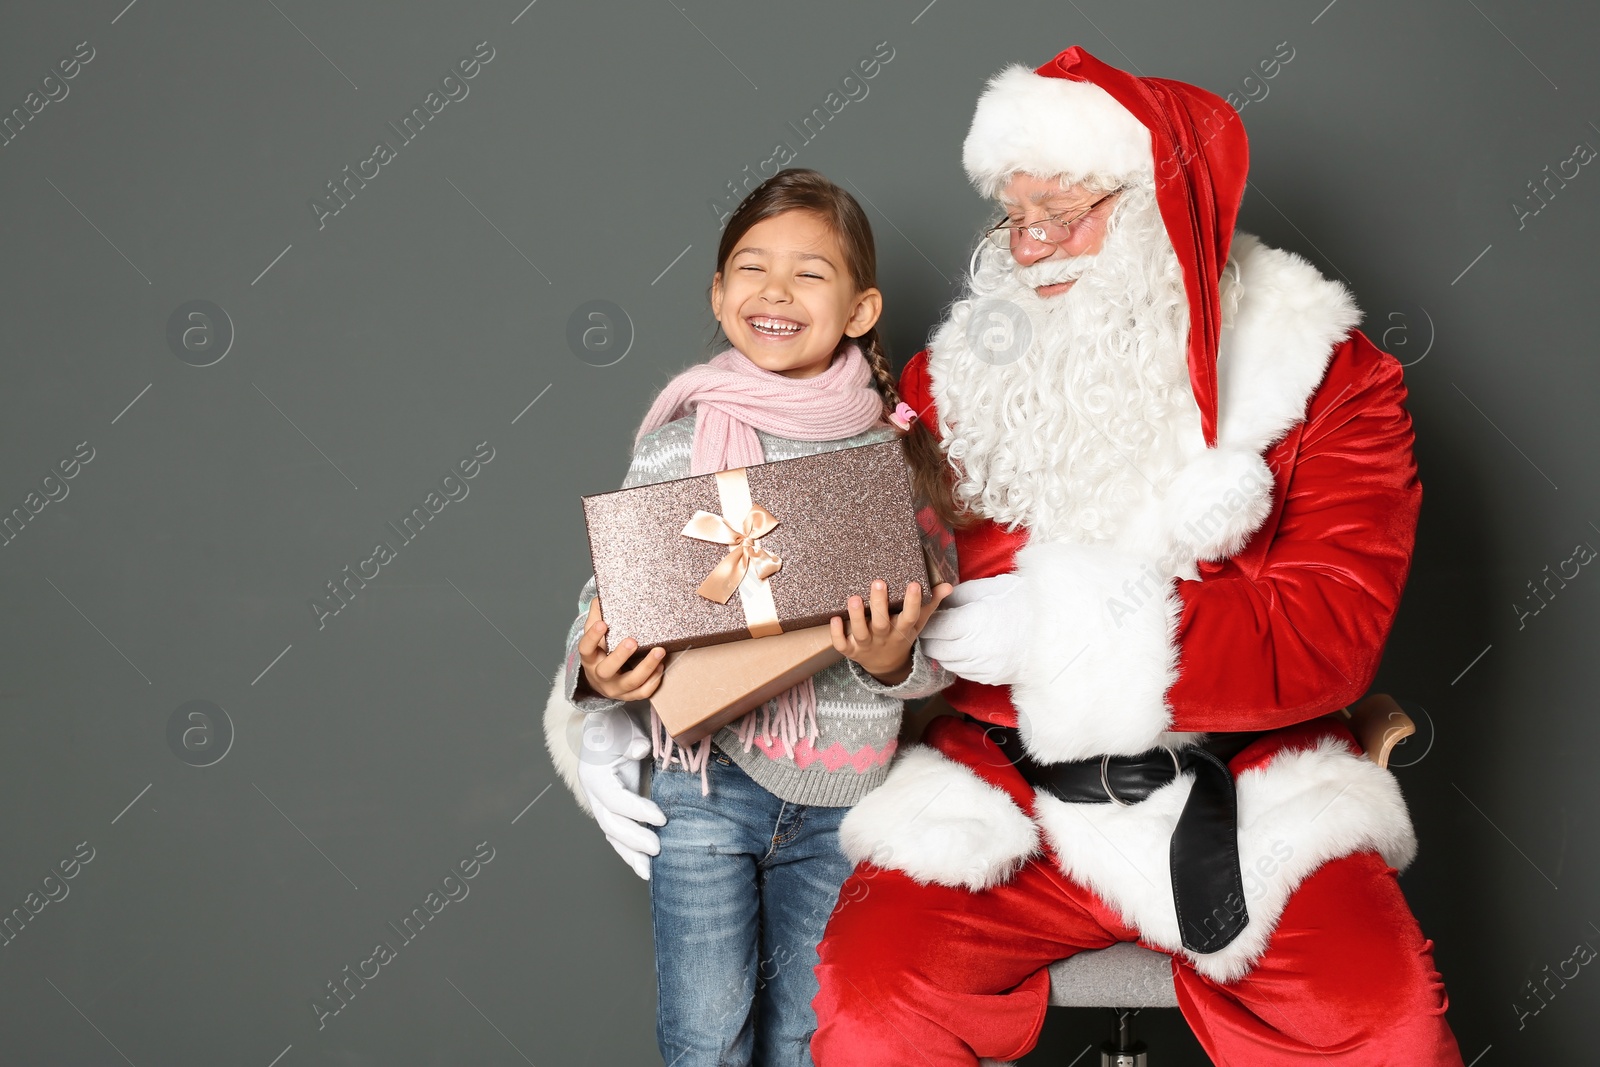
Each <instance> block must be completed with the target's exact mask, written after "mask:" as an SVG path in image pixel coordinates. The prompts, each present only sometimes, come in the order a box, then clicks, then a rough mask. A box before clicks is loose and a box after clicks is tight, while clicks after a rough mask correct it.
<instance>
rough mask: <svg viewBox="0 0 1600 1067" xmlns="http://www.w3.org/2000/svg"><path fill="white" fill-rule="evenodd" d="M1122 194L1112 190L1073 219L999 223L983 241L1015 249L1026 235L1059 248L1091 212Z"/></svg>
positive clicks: (989, 229)
mask: <svg viewBox="0 0 1600 1067" xmlns="http://www.w3.org/2000/svg"><path fill="white" fill-rule="evenodd" d="M1120 192H1122V190H1121V189H1113V190H1111V191H1110V192H1109V193H1106V194H1105V195H1104V196H1102V197H1101V198H1100V199H1098V200H1096V201H1095V202H1094V203H1092V204H1090V205H1089V206H1088V207H1086V208H1084V209H1083V210H1082V211H1080V212H1078V213H1077V214H1075V215H1073V216H1072V217H1071V218H1065V219H1064V218H1062V217H1061V216H1060V215H1051V216H1049V217H1048V218H1043V219H1040V220H1039V221H1038V222H1030V223H1017V222H1003V221H1002V222H998V223H996V224H995V225H993V226H991V227H989V228H988V229H987V230H985V231H983V239H984V240H985V241H988V242H989V243H990V244H992V245H994V246H995V247H996V248H1015V247H1016V244H1017V242H1018V241H1020V240H1022V238H1023V235H1024V234H1026V235H1027V236H1028V237H1029V238H1032V239H1033V240H1035V241H1038V242H1039V243H1041V244H1047V245H1057V246H1059V245H1061V244H1063V243H1065V242H1066V241H1067V240H1068V239H1069V238H1071V236H1072V233H1073V228H1074V227H1076V226H1077V225H1078V223H1080V222H1082V221H1083V220H1084V219H1085V218H1086V217H1088V215H1089V213H1090V212H1091V211H1093V210H1094V209H1095V208H1097V207H1099V206H1100V205H1101V204H1103V203H1105V202H1106V201H1107V200H1110V199H1111V198H1112V197H1114V196H1116V195H1117V194H1118V193H1120Z"/></svg>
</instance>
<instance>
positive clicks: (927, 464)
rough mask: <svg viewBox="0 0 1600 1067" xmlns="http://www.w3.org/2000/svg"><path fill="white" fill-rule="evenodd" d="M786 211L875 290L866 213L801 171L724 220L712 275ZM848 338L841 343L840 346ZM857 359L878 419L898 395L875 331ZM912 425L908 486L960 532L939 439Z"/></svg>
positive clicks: (755, 194)
mask: <svg viewBox="0 0 1600 1067" xmlns="http://www.w3.org/2000/svg"><path fill="white" fill-rule="evenodd" d="M788 211H808V212H810V213H811V214H813V215H815V216H817V217H818V218H820V219H821V220H822V221H823V222H824V223H826V224H827V226H828V227H829V228H830V229H831V230H832V231H833V232H834V234H835V235H836V236H837V237H838V238H839V243H840V245H842V246H843V247H844V254H845V259H846V261H847V269H848V270H849V272H850V280H851V281H852V282H854V283H855V287H856V291H857V292H860V291H862V290H864V289H873V288H876V287H877V284H878V251H877V246H876V245H875V244H874V243H873V240H872V226H871V224H870V223H868V222H867V215H866V212H864V211H862V210H861V205H860V204H858V203H856V198H855V197H853V196H851V195H850V194H849V193H848V192H847V191H845V190H844V189H842V188H840V187H839V186H838V185H835V184H834V183H833V182H831V181H829V180H828V179H827V178H825V177H823V176H822V175H821V174H820V173H818V172H817V171H814V170H808V169H805V168H803V167H792V168H789V169H787V170H780V171H779V172H778V173H777V174H774V175H773V176H772V177H770V178H768V179H767V180H766V181H764V182H762V183H761V184H760V185H758V186H756V187H755V189H753V190H752V191H751V192H750V195H748V196H746V197H745V198H744V200H743V201H742V202H741V203H740V204H739V206H738V207H737V208H735V209H734V211H733V214H732V215H730V216H728V223H727V225H726V226H724V227H723V230H722V240H721V241H720V242H718V244H717V269H718V270H719V271H721V270H725V269H726V268H727V265H728V258H729V257H730V256H732V255H733V252H734V249H735V248H736V247H737V246H738V243H739V241H740V240H741V239H742V238H743V237H744V235H745V234H746V233H748V232H750V229H751V228H752V227H753V226H755V225H756V224H757V223H760V222H764V221H766V220H767V219H770V218H773V217H774V216H777V215H782V214H783V213H785V212H788ZM849 340H850V339H849V338H846V339H844V340H843V341H841V342H840V344H841V346H842V345H844V344H846V343H848V342H849ZM855 341H856V344H858V345H859V346H860V348H861V353H862V355H864V356H865V357H866V359H867V365H868V366H869V367H871V368H872V380H873V383H874V384H875V385H876V386H877V388H878V393H879V395H881V396H882V397H883V413H884V417H885V418H886V419H887V417H888V415H889V413H890V412H892V411H894V409H895V408H896V407H898V406H899V404H900V390H899V389H898V388H897V386H896V382H895V376H894V372H893V371H891V370H890V369H889V355H888V353H887V352H885V351H884V347H883V342H882V340H881V339H880V338H879V337H878V329H877V327H876V326H874V327H873V328H872V329H870V330H868V331H867V332H866V333H864V334H862V335H861V336H860V337H859V338H856V339H855ZM917 414H918V418H917V419H916V420H915V421H913V422H912V423H911V430H910V431H909V432H908V433H906V434H904V435H902V436H901V438H900V445H901V447H902V448H903V449H904V450H905V456H906V462H907V463H908V464H909V465H910V467H911V476H912V485H913V488H914V489H915V490H916V494H917V496H918V497H919V498H920V499H922V500H925V501H927V502H928V504H929V505H930V506H931V507H932V508H933V511H934V514H936V515H937V516H938V517H939V519H940V520H941V521H943V522H944V523H945V524H946V525H948V526H950V527H952V528H954V527H959V526H965V525H967V524H969V523H970V522H972V521H973V519H974V516H973V515H972V514H971V513H970V512H967V511H964V510H963V511H958V510H957V506H956V503H955V496H954V493H953V492H952V482H951V477H950V476H951V473H952V472H951V470H950V468H949V466H948V465H947V463H946V462H945V457H944V452H943V450H942V449H940V447H939V442H938V439H937V438H935V437H934V435H933V432H932V431H931V430H929V429H928V427H927V426H926V425H924V423H923V419H922V417H921V416H922V414H923V413H922V412H918V413H917Z"/></svg>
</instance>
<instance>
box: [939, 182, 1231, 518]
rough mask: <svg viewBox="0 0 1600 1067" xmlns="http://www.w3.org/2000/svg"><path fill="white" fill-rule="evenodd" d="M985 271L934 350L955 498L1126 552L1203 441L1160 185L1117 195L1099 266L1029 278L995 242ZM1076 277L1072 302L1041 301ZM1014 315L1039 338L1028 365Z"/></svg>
mask: <svg viewBox="0 0 1600 1067" xmlns="http://www.w3.org/2000/svg"><path fill="white" fill-rule="evenodd" d="M973 267H974V269H973V271H972V273H971V274H970V275H969V277H968V279H967V283H968V286H967V296H966V298H965V299H962V300H960V301H958V302H957V303H956V304H954V305H953V306H952V307H951V309H950V313H949V315H948V316H947V317H946V319H945V321H944V322H943V323H942V324H941V325H940V326H939V328H938V329H937V330H936V331H935V332H934V335H933V339H932V341H931V342H930V343H929V346H928V348H929V371H930V376H931V379H932V391H933V397H934V401H935V404H936V406H937V410H938V416H939V429H940V433H941V435H942V437H943V439H944V447H945V452H946V455H947V456H948V457H949V460H950V462H951V464H952V466H953V467H954V468H955V471H956V474H957V483H956V487H955V494H956V500H957V501H958V503H960V504H963V505H965V506H966V507H968V508H970V509H971V510H973V511H975V512H977V513H978V514H980V515H983V516H985V517H987V518H990V519H993V520H994V521H996V522H998V523H1000V524H1002V525H1004V526H1006V527H1007V528H1008V529H1015V527H1017V526H1018V525H1026V526H1028V527H1029V529H1030V531H1032V534H1033V535H1036V536H1038V537H1041V538H1048V539H1052V540H1056V539H1060V540H1067V541H1071V542H1074V543H1079V544H1091V543H1096V542H1105V541H1110V540H1112V539H1114V538H1115V537H1116V535H1117V533H1118V531H1119V530H1120V529H1121V528H1122V527H1123V526H1124V525H1125V524H1126V523H1127V521H1128V520H1129V519H1130V517H1131V516H1132V515H1133V514H1134V513H1135V512H1136V511H1138V510H1139V509H1140V508H1141V507H1143V506H1146V505H1147V504H1148V502H1149V501H1150V500H1151V499H1153V498H1156V497H1160V496H1162V495H1164V493H1165V490H1166V488H1167V486H1168V485H1169V484H1170V482H1171V480H1172V477H1173V475H1174V473H1176V471H1177V468H1178V467H1179V466H1180V465H1181V464H1182V462H1183V454H1182V452H1183V450H1182V448H1181V445H1182V443H1183V442H1185V441H1188V442H1191V443H1192V442H1195V441H1199V440H1200V416H1199V409H1198V407H1197V406H1196V404H1195V401H1194V395H1193V392H1192V390H1191V388H1190V385H1189V372H1188V366H1187V359H1186V353H1185V346H1186V343H1187V339H1188V332H1189V331H1188V327H1189V313H1188V303H1187V299H1186V297H1185V294H1184V289H1183V275H1182V271H1181V268H1180V267H1179V264H1178V258H1177V254H1176V253H1175V252H1174V251H1173V248H1172V242H1171V240H1170V239H1169V238H1168V237H1167V232H1166V227H1165V225H1164V224H1163V223H1162V220H1161V215H1160V212H1159V210H1158V208H1157V206H1156V200H1155V190H1154V187H1153V186H1143V185H1136V186H1133V187H1130V188H1129V189H1127V191H1125V192H1124V193H1123V194H1122V196H1121V197H1119V198H1118V203H1117V205H1116V207H1115V209H1114V211H1113V213H1112V216H1111V220H1110V222H1109V227H1108V232H1107V235H1106V240H1105V244H1104V245H1103V247H1102V249H1101V251H1100V252H1099V253H1098V254H1096V255H1093V256H1077V257H1073V258H1072V259H1069V260H1063V261H1055V262H1048V263H1039V264H1034V265H1033V266H1031V267H1021V268H1019V267H1018V266H1017V264H1016V261H1015V260H1013V259H1012V258H1011V254H1010V252H1008V251H1006V250H1003V249H997V248H994V247H993V246H991V245H989V244H988V243H987V242H985V243H984V244H983V245H981V246H980V248H979V251H978V252H977V253H976V255H975V256H974V264H973ZM1065 278H1077V282H1076V284H1075V285H1073V287H1072V288H1071V289H1069V290H1068V291H1067V292H1066V293H1063V294H1060V295H1057V296H1053V297H1041V296H1039V295H1038V294H1037V293H1036V292H1034V290H1033V286H1035V285H1041V284H1047V283H1050V282H1054V281H1057V280H1064V279H1065ZM996 301H998V302H1000V303H998V304H995V303H993V302H996ZM975 311H976V312H977V313H978V319H977V321H976V322H974V312H975ZM1007 318H1009V319H1011V321H1012V323H1013V324H1014V325H1018V326H1021V329H1020V330H1018V331H1017V336H1018V337H1022V338H1023V339H1026V337H1025V335H1026V334H1027V333H1028V332H1030V331H1031V340H1030V341H1028V343H1027V344H1026V347H1023V348H1021V351H1020V354H1017V352H1016V350H1015V348H1008V347H1007V342H1006V341H1005V335H1006V334H1007V333H1008V327H1007V325H1006V319H1007ZM969 327H970V328H969ZM996 330H998V331H999V333H998V334H996V332H995V331H996ZM996 340H999V341H1000V342H1001V343H1000V344H998V345H997V344H995V341H996ZM986 342H987V343H986ZM996 349H999V351H998V352H997V351H996Z"/></svg>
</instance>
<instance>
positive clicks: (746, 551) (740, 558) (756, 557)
mask: <svg viewBox="0 0 1600 1067" xmlns="http://www.w3.org/2000/svg"><path fill="white" fill-rule="evenodd" d="M777 525H778V520H777V519H776V518H775V517H773V514H772V512H770V511H768V510H767V509H766V508H764V507H762V506H761V505H760V504H751V505H750V510H749V511H748V512H746V513H745V516H744V518H743V520H741V522H740V523H739V526H738V527H734V526H733V525H732V524H731V523H729V522H728V520H727V519H724V518H723V517H722V516H721V515H713V514H712V513H711V512H709V511H696V512H695V513H694V517H693V518H691V519H690V520H689V522H688V524H687V525H686V526H684V528H683V534H684V536H685V537H693V538H695V539H696V540H699V541H714V542H716V543H717V544H719V545H727V546H729V547H728V554H727V555H725V556H723V557H722V559H720V560H718V561H717V565H716V566H715V567H713V568H711V573H710V574H708V575H706V580H705V581H703V582H701V583H700V588H699V589H697V590H695V592H697V593H699V594H700V595H701V596H703V597H705V598H706V599H707V600H715V601H716V602H717V603H718V604H726V603H727V602H728V599H729V598H730V597H732V596H733V594H734V592H735V591H736V590H738V588H739V583H740V582H742V581H744V576H745V573H746V572H747V571H749V570H750V569H751V568H754V569H755V572H756V577H758V578H760V579H762V580H763V581H764V580H766V579H767V578H770V577H772V576H773V575H774V574H777V573H778V569H779V568H780V567H782V566H783V560H781V559H779V558H778V556H777V555H776V554H774V553H773V552H771V551H769V550H767V549H765V548H762V547H761V545H760V543H759V542H760V539H761V538H763V537H765V536H766V535H767V534H769V533H771V532H772V531H773V529H774V528H776V527H777Z"/></svg>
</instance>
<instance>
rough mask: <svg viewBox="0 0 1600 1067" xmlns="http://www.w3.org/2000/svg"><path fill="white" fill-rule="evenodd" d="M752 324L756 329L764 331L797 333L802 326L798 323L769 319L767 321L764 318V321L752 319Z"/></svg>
mask: <svg viewBox="0 0 1600 1067" xmlns="http://www.w3.org/2000/svg"><path fill="white" fill-rule="evenodd" d="M750 325H752V326H754V327H755V328H756V329H758V330H760V331H761V332H762V333H775V334H797V333H799V332H800V327H799V325H798V324H796V323H786V322H769V321H765V320H762V321H754V320H752V322H751V323H750Z"/></svg>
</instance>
